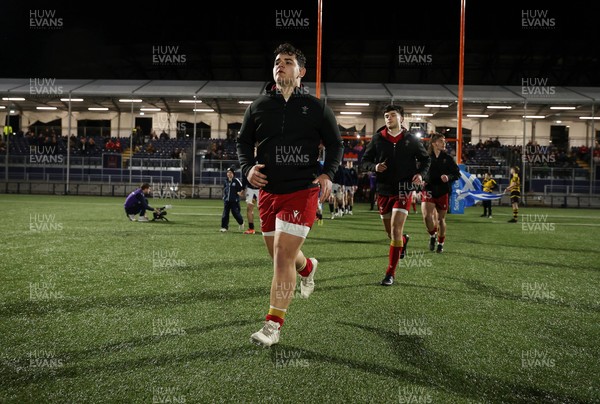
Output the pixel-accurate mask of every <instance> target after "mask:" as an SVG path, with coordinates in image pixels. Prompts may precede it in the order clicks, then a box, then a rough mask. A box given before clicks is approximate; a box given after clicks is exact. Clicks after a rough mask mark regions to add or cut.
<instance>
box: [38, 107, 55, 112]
mask: <svg viewBox="0 0 600 404" xmlns="http://www.w3.org/2000/svg"><path fill="white" fill-rule="evenodd" d="M35 109H40V110H48V111H54V110H55V109H57V108H56V107H35Z"/></svg>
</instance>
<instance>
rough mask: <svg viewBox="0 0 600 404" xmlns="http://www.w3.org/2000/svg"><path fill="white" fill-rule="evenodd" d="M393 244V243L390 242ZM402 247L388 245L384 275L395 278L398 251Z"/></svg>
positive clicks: (398, 256)
mask: <svg viewBox="0 0 600 404" xmlns="http://www.w3.org/2000/svg"><path fill="white" fill-rule="evenodd" d="M392 243H393V241H392ZM401 250H402V247H400V246H394V245H392V244H390V254H389V263H388V267H387V270H386V271H385V275H386V276H387V275H391V276H396V266H398V260H399V259H400V251H401Z"/></svg>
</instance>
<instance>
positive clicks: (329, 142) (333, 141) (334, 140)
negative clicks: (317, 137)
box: [320, 105, 344, 180]
mask: <svg viewBox="0 0 600 404" xmlns="http://www.w3.org/2000/svg"><path fill="white" fill-rule="evenodd" d="M320 132H321V139H322V141H323V145H324V146H325V161H324V163H323V174H327V176H328V177H329V178H330V179H331V180H333V177H334V176H335V173H336V172H337V170H338V168H339V167H340V163H341V162H342V155H343V154H344V144H343V142H342V136H341V135H340V129H339V128H338V124H337V121H336V120H335V116H334V115H333V111H332V110H331V108H329V107H328V106H327V105H325V106H324V111H323V123H322V125H321V130H320Z"/></svg>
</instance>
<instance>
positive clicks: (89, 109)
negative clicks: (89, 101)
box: [88, 107, 108, 111]
mask: <svg viewBox="0 0 600 404" xmlns="http://www.w3.org/2000/svg"><path fill="white" fill-rule="evenodd" d="M88 111H108V108H107V107H89V108H88Z"/></svg>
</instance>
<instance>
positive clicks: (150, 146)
mask: <svg viewBox="0 0 600 404" xmlns="http://www.w3.org/2000/svg"><path fill="white" fill-rule="evenodd" d="M155 151H156V149H155V148H154V144H152V143H148V146H146V153H148V154H154V152H155Z"/></svg>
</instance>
